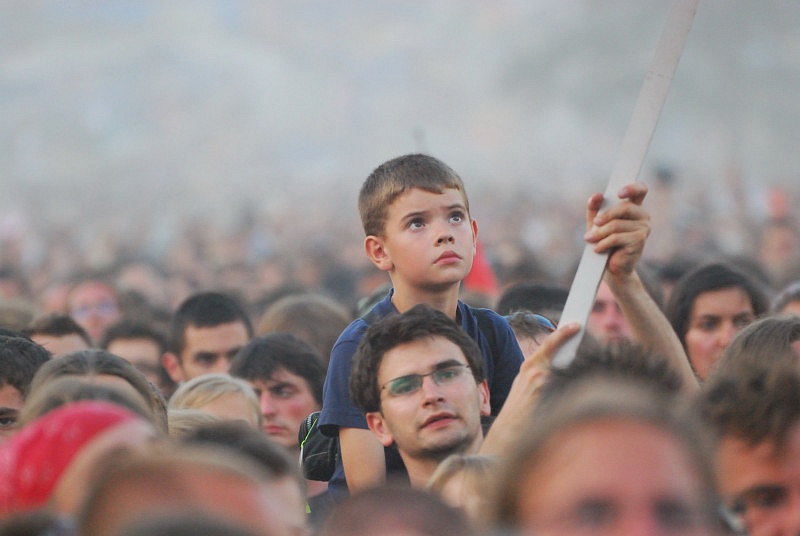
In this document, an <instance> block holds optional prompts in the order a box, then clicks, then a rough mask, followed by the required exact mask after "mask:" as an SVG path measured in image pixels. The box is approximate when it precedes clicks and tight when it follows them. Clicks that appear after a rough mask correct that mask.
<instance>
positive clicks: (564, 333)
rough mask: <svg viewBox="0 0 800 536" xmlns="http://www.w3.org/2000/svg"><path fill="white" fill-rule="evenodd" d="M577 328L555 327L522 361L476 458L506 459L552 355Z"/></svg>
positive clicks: (528, 419) (571, 325)
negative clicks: (492, 457)
mask: <svg viewBox="0 0 800 536" xmlns="http://www.w3.org/2000/svg"><path fill="white" fill-rule="evenodd" d="M579 328H580V326H579V325H578V324H577V323H576V322H570V323H567V324H562V325H560V326H558V329H557V330H555V331H554V332H553V333H551V334H550V335H548V336H547V337H545V338H544V340H543V341H542V344H541V345H540V346H539V348H537V349H536V351H535V352H534V353H533V354H532V355H531V356H530V357H529V358H528V359H526V360H525V361H523V362H522V366H521V367H520V369H519V374H517V377H516V378H514V383H512V384H511V389H510V390H509V392H508V398H506V402H505V404H503V409H501V410H500V413H499V414H498V415H497V417H496V418H495V420H494V422H493V423H492V426H491V428H489V431H488V432H487V434H486V438H485V439H484V440H483V443H482V444H481V448H480V454H487V455H494V456H507V455H508V453H509V449H511V448H512V447H513V445H515V444H516V442H517V441H519V433H520V430H526V429H527V427H528V426H529V425H530V422H531V420H532V418H533V412H534V409H535V408H536V403H537V402H538V399H539V393H540V391H541V389H542V386H543V385H544V383H545V381H546V380H547V373H548V371H549V369H550V361H551V360H552V359H553V356H554V355H555V353H556V351H557V350H558V349H559V348H560V347H561V345H562V344H564V343H565V342H566V341H567V340H568V339H569V338H571V337H572V336H574V335H575V334H576V333H578V330H579Z"/></svg>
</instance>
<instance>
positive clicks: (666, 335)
mask: <svg viewBox="0 0 800 536" xmlns="http://www.w3.org/2000/svg"><path fill="white" fill-rule="evenodd" d="M645 195H647V187H646V186H645V185H643V184H641V183H633V184H628V185H626V186H625V187H623V188H622V190H620V192H619V197H620V199H621V201H620V202H619V203H617V204H616V205H613V206H612V207H610V208H609V209H608V210H605V211H603V212H600V207H601V205H602V203H603V196H602V195H601V194H595V195H593V196H592V197H591V198H590V199H589V204H588V206H587V210H586V220H587V227H588V229H589V230H588V231H587V233H586V236H585V238H586V240H587V241H588V242H590V243H593V244H594V246H595V248H594V250H595V251H596V252H598V253H604V252H606V251H610V254H609V257H608V262H607V264H606V270H605V273H604V274H603V278H604V279H605V281H606V283H607V284H608V286H609V288H610V289H611V292H612V293H613V294H614V297H615V298H616V300H617V303H618V304H619V306H620V309H621V310H622V313H623V314H624V315H625V319H626V320H627V321H628V325H629V326H630V327H631V331H632V333H633V334H634V336H635V337H636V339H637V340H638V341H639V342H640V343H641V344H642V345H644V346H645V347H646V348H647V349H648V350H650V351H651V352H654V353H658V354H661V355H663V356H665V357H666V358H667V359H669V361H670V363H671V364H672V366H673V367H674V368H675V370H676V371H678V373H679V374H680V375H681V378H682V379H683V381H684V387H685V388H686V389H689V390H696V389H697V388H699V384H698V382H697V379H696V377H695V375H694V372H693V371H692V367H691V365H690V364H689V359H688V358H687V356H686V352H685V351H684V349H683V346H682V345H681V343H680V340H679V339H678V336H677V335H676V334H675V331H674V330H673V329H672V326H671V325H670V323H669V321H668V320H667V318H666V317H665V316H664V313H663V312H662V311H661V309H660V308H659V307H658V305H656V303H655V302H654V301H653V299H652V298H651V297H650V295H649V294H648V293H647V290H646V289H645V288H644V285H643V284H642V281H641V279H639V276H638V274H637V273H636V264H637V263H638V262H639V259H640V258H641V256H642V251H643V250H644V244H645V240H646V239H647V236H648V235H649V234H650V225H649V220H650V215H649V214H648V213H647V211H645V210H644V209H643V208H642V206H641V204H642V201H644V197H645Z"/></svg>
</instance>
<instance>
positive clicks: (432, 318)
mask: <svg viewBox="0 0 800 536" xmlns="http://www.w3.org/2000/svg"><path fill="white" fill-rule="evenodd" d="M431 337H444V338H445V339H447V340H449V341H450V342H452V343H454V344H455V345H456V346H458V347H459V348H460V349H461V351H462V352H463V353H464V357H465V358H466V360H467V364H468V365H469V368H470V370H471V371H472V376H473V377H474V378H475V381H476V382H477V383H480V382H482V381H483V380H484V378H485V376H484V371H483V357H482V354H481V351H480V348H478V345H477V343H476V342H475V341H474V340H472V339H471V338H470V336H469V335H467V334H466V332H464V330H462V329H461V328H460V327H459V325H458V324H456V323H455V321H453V320H452V319H451V318H450V317H448V316H447V315H446V314H444V313H442V312H441V311H437V310H436V309H434V308H433V307H431V306H429V305H426V304H419V305H415V306H414V307H412V308H411V309H409V310H408V311H406V312H405V313H402V314H392V315H389V316H387V317H384V318H382V319H380V320H378V321H377V322H375V323H373V324H371V325H370V326H369V328H368V329H367V331H366V333H365V334H364V337H363V338H362V339H361V342H360V343H359V345H358V349H357V350H356V353H355V357H354V358H353V371H352V373H351V375H350V396H351V397H352V399H353V402H354V403H355V404H356V406H358V407H359V408H361V409H362V410H363V411H365V412H370V411H380V409H381V389H380V386H379V385H378V370H379V369H380V366H381V362H382V361H383V356H384V355H386V352H388V351H390V350H392V349H393V348H396V347H397V346H400V345H402V344H407V343H411V342H415V341H418V340H421V339H427V338H431Z"/></svg>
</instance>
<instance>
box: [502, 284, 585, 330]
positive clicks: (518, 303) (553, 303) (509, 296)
mask: <svg viewBox="0 0 800 536" xmlns="http://www.w3.org/2000/svg"><path fill="white" fill-rule="evenodd" d="M568 294H569V289H567V288H565V287H564V286H562V285H557V284H554V283H541V282H538V281H521V282H519V283H514V284H513V285H510V286H509V287H507V288H506V289H505V290H504V291H503V293H502V294H501V295H500V299H499V300H498V301H497V307H495V310H496V311H497V312H498V313H499V314H501V315H504V316H505V315H509V314H511V313H514V312H517V311H530V312H532V313H539V314H543V315H545V316H548V317H550V318H552V319H553V320H556V321H558V319H559V317H560V316H561V312H562V311H563V310H564V304H565V303H566V302H567V295H568Z"/></svg>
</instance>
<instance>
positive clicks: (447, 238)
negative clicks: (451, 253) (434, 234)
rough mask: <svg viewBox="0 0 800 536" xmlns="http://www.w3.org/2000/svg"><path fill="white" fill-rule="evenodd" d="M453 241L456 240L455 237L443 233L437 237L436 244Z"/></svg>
mask: <svg viewBox="0 0 800 536" xmlns="http://www.w3.org/2000/svg"><path fill="white" fill-rule="evenodd" d="M455 241H456V239H455V237H454V236H453V235H452V234H450V233H444V234H442V235H441V236H440V237H439V239H438V240H437V241H436V242H437V244H444V243H445V242H450V243H453V242H455Z"/></svg>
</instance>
